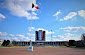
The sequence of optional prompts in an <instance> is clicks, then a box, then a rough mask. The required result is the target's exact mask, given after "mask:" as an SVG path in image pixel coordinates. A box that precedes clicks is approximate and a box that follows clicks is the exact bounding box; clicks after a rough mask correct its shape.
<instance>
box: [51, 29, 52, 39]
mask: <svg viewBox="0 0 85 55" xmlns="http://www.w3.org/2000/svg"><path fill="white" fill-rule="evenodd" d="M51 41H52V30H51Z"/></svg>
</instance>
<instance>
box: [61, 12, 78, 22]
mask: <svg viewBox="0 0 85 55" xmlns="http://www.w3.org/2000/svg"><path fill="white" fill-rule="evenodd" d="M76 15H77V13H76V12H70V13H69V14H68V15H67V16H65V17H64V19H60V21H63V20H69V19H72V18H73V17H74V16H76Z"/></svg>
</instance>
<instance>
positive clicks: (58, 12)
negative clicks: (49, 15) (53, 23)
mask: <svg viewBox="0 0 85 55" xmlns="http://www.w3.org/2000/svg"><path fill="white" fill-rule="evenodd" d="M60 13H61V11H60V10H59V11H57V12H56V13H55V14H54V15H53V16H56V20H57V19H58V15H59V14H60Z"/></svg>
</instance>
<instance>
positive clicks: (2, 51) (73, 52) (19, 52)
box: [0, 47, 85, 55]
mask: <svg viewBox="0 0 85 55" xmlns="http://www.w3.org/2000/svg"><path fill="white" fill-rule="evenodd" d="M0 55H85V49H73V48H60V47H34V51H33V52H29V51H28V48H27V47H16V48H0Z"/></svg>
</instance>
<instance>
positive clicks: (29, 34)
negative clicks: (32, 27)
mask: <svg viewBox="0 0 85 55" xmlns="http://www.w3.org/2000/svg"><path fill="white" fill-rule="evenodd" d="M27 35H28V36H31V33H27ZM32 36H35V34H32Z"/></svg>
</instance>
